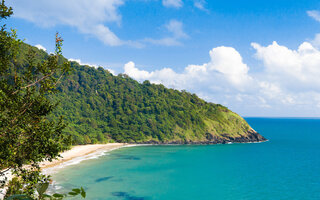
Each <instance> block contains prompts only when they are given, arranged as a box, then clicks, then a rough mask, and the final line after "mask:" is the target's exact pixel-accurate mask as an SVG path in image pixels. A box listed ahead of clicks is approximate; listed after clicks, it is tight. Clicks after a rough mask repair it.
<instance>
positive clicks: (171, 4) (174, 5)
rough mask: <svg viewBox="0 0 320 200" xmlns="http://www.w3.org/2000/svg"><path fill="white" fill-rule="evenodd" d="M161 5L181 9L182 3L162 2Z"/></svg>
mask: <svg viewBox="0 0 320 200" xmlns="http://www.w3.org/2000/svg"><path fill="white" fill-rule="evenodd" d="M162 4H163V5H164V6H165V7H173V8H181V7H182V5H183V3H182V0H162Z"/></svg>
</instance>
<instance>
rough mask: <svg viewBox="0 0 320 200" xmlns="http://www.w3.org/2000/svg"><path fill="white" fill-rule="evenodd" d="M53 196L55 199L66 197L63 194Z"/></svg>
mask: <svg viewBox="0 0 320 200" xmlns="http://www.w3.org/2000/svg"><path fill="white" fill-rule="evenodd" d="M52 196H53V197H55V198H63V197H64V195H63V194H57V193H55V194H53V195H52Z"/></svg>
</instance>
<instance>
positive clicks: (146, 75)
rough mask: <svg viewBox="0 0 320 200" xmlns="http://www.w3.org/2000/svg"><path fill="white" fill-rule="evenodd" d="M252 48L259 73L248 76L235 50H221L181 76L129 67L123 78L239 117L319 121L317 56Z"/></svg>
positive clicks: (306, 48) (303, 49) (311, 50)
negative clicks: (194, 97)
mask: <svg viewBox="0 0 320 200" xmlns="http://www.w3.org/2000/svg"><path fill="white" fill-rule="evenodd" d="M251 45H252V46H253V48H254V49H255V50H256V53H255V57H256V58H257V59H258V60H260V61H261V62H262V63H263V66H264V68H263V70H262V71H259V72H250V68H249V66H248V65H247V64H245V63H244V61H243V59H242V57H241V55H240V54H239V52H238V51H237V50H236V49H234V48H232V47H224V46H220V47H216V48H213V49H212V50H211V51H210V52H209V55H210V60H209V61H208V62H207V63H204V64H202V65H189V66H187V67H186V68H185V69H184V70H183V71H182V72H176V71H174V70H173V69H171V68H163V69H159V70H154V71H146V70H140V69H139V68H137V67H136V66H135V64H134V63H133V62H130V63H128V64H127V65H126V67H125V69H124V73H126V74H128V75H129V76H131V77H132V78H134V79H136V80H138V81H144V80H146V79H148V80H150V81H151V82H152V83H162V84H164V85H165V86H167V87H170V88H175V89H180V90H181V89H186V90H187V91H190V92H195V93H197V94H198V95H199V96H200V97H202V98H205V99H206V100H208V101H212V102H215V103H221V104H223V105H226V106H229V107H231V109H233V110H234V111H236V112H240V114H245V115H255V116H257V115H262V116H263V115H270V116H306V115H307V116H316V117H319V113H320V79H319V77H320V51H319V50H318V49H317V48H315V47H314V46H313V45H312V44H311V43H308V42H303V43H302V44H301V45H300V46H299V47H298V48H297V49H296V50H293V49H289V48H288V47H285V46H282V45H279V44H278V43H277V42H273V43H272V44H270V45H268V46H262V45H260V44H257V43H252V44H251Z"/></svg>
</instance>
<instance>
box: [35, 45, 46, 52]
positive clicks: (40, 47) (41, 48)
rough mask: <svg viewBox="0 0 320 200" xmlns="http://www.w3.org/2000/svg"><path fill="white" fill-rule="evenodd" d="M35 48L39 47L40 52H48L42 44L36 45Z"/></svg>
mask: <svg viewBox="0 0 320 200" xmlns="http://www.w3.org/2000/svg"><path fill="white" fill-rule="evenodd" d="M35 47H37V48H38V49H40V50H43V51H47V49H46V48H45V47H44V46H42V45H41V44H37V45H35Z"/></svg>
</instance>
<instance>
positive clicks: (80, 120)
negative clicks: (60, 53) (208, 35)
mask: <svg viewBox="0 0 320 200" xmlns="http://www.w3.org/2000/svg"><path fill="white" fill-rule="evenodd" d="M20 49H22V50H23V51H22V52H21V55H20V58H19V62H20V63H23V62H24V60H26V56H25V55H26V54H27V52H28V51H29V49H33V50H34V51H36V56H35V62H36V63H42V62H43V60H44V59H45V58H46V56H47V54H46V53H45V52H44V51H42V50H38V49H36V48H35V47H32V46H30V45H27V44H24V43H23V44H21V47H20ZM63 61H66V59H65V58H61V62H63ZM71 69H72V70H71V72H70V74H69V75H68V76H66V77H63V78H62V79H61V84H59V85H58V87H57V89H58V90H59V91H60V92H58V93H55V94H52V95H50V98H51V99H52V100H53V101H59V102H60V104H59V106H58V107H57V108H56V109H55V110H54V111H53V115H51V119H53V120H58V117H59V116H61V115H63V116H65V121H66V122H67V123H68V126H67V127H66V128H65V130H64V131H65V134H66V135H70V136H72V140H73V144H94V143H106V142H130V143H146V142H151V143H190V142H208V141H212V140H215V138H220V139H224V138H225V136H228V137H229V136H231V137H233V138H239V137H246V136H247V135H248V131H249V130H250V129H251V128H250V126H249V125H248V124H247V123H246V121H245V120H244V119H242V118H241V117H240V116H239V115H237V114H235V113H233V112H232V111H230V110H229V109H227V108H226V107H224V106H222V105H219V104H214V103H208V102H206V101H204V100H202V99H200V98H199V97H197V95H195V94H191V93H189V92H186V91H178V90H174V89H168V88H166V87H164V86H163V85H161V84H159V85H157V84H151V83H150V82H149V81H144V82H143V83H139V82H137V81H135V80H133V79H132V78H130V77H128V76H127V75H125V74H119V75H117V76H115V75H113V74H111V73H110V72H109V71H107V70H105V69H103V68H102V67H98V68H94V67H90V66H85V65H79V64H78V63H77V62H71Z"/></svg>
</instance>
